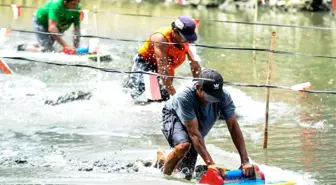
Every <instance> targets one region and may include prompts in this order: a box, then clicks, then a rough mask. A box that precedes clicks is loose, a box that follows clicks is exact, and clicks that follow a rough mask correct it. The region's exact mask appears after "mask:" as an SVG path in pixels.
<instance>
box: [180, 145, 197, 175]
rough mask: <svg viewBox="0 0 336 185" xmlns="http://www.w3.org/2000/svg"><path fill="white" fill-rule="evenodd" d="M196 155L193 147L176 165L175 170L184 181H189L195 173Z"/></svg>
mask: <svg viewBox="0 0 336 185" xmlns="http://www.w3.org/2000/svg"><path fill="white" fill-rule="evenodd" d="M197 156H198V153H197V151H196V149H195V148H194V146H193V145H191V148H190V150H189V151H188V153H187V155H186V156H184V158H183V159H182V161H181V163H180V164H179V165H178V167H177V170H178V171H179V172H180V173H182V175H183V176H184V178H185V179H187V180H190V179H191V178H192V175H193V173H194V171H195V166H196V162H197Z"/></svg>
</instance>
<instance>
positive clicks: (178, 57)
mask: <svg viewBox="0 0 336 185" xmlns="http://www.w3.org/2000/svg"><path fill="white" fill-rule="evenodd" d="M172 31H173V30H172V28H171V27H168V28H161V29H158V30H156V31H155V32H154V33H153V34H155V33H161V34H162V35H163V36H164V37H165V38H166V39H167V40H168V42H169V43H173V39H172ZM153 34H152V35H153ZM163 44H165V43H163ZM187 52H188V46H187V45H185V46H181V48H178V47H176V46H175V45H174V44H169V46H168V51H167V53H168V56H169V59H168V60H169V69H168V72H169V75H174V73H175V69H176V68H177V67H179V66H180V65H181V64H182V63H183V62H184V61H185V57H186V54H187ZM138 53H140V54H141V55H142V56H143V57H144V58H145V59H146V60H148V61H149V62H151V63H153V64H156V57H155V53H154V47H153V45H152V44H151V37H149V38H148V39H147V40H146V42H145V43H144V44H143V45H142V46H141V47H140V49H139V50H138Z"/></svg>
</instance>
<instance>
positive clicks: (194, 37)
mask: <svg viewBox="0 0 336 185" xmlns="http://www.w3.org/2000/svg"><path fill="white" fill-rule="evenodd" d="M178 32H179V33H180V35H181V37H182V38H183V39H184V40H186V41H188V42H195V41H196V40H197V34H196V33H195V32H194V33H193V34H183V33H182V32H181V31H180V30H178Z"/></svg>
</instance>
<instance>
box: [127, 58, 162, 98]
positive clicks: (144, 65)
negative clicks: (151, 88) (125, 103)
mask: <svg viewBox="0 0 336 185" xmlns="http://www.w3.org/2000/svg"><path fill="white" fill-rule="evenodd" d="M131 71H132V72H137V71H147V72H155V73H156V72H157V66H156V65H155V64H152V63H150V62H148V61H147V60H146V59H144V58H143V57H142V56H141V55H140V54H136V55H135V56H134V58H133V63H132V69H131ZM158 81H160V80H159V77H158ZM159 87H160V92H161V96H162V100H164V101H165V100H168V99H169V94H168V92H167V91H166V90H165V89H164V87H163V85H162V84H161V83H160V84H159ZM124 88H125V89H129V91H128V90H127V91H128V92H130V94H131V96H132V98H133V99H136V98H138V97H139V96H140V95H142V94H143V93H144V92H145V81H144V76H143V74H142V73H131V74H130V75H129V76H128V78H127V79H126V82H125V83H124ZM125 91H126V90H125Z"/></svg>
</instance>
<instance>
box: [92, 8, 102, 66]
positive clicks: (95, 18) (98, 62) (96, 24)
mask: <svg viewBox="0 0 336 185" xmlns="http://www.w3.org/2000/svg"><path fill="white" fill-rule="evenodd" d="M93 16H94V20H95V27H96V36H99V33H98V20H97V7H96V6H93ZM99 45H100V43H99V42H98V45H97V47H98V50H97V65H98V67H100V56H99V53H100V51H99V50H100V47H99Z"/></svg>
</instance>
